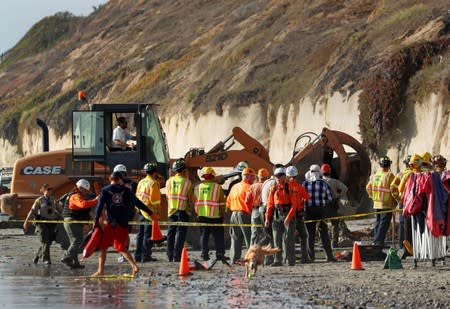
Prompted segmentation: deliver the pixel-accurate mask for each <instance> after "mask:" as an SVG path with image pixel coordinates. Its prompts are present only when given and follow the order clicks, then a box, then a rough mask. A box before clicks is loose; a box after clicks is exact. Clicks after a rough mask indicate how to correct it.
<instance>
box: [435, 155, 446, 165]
mask: <svg viewBox="0 0 450 309" xmlns="http://www.w3.org/2000/svg"><path fill="white" fill-rule="evenodd" d="M431 162H432V163H433V165H437V166H439V167H445V165H446V164H447V159H446V158H444V157H443V156H442V155H435V156H434V157H433V159H432V160H431Z"/></svg>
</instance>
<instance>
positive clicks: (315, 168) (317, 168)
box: [309, 164, 322, 173]
mask: <svg viewBox="0 0 450 309" xmlns="http://www.w3.org/2000/svg"><path fill="white" fill-rule="evenodd" d="M309 170H310V171H311V172H316V173H322V171H321V170H320V166H319V165H317V164H313V165H311V166H310V167H309Z"/></svg>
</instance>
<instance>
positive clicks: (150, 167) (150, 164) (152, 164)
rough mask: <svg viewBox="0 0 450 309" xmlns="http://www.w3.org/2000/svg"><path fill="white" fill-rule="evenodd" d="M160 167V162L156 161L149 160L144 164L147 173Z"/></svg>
mask: <svg viewBox="0 0 450 309" xmlns="http://www.w3.org/2000/svg"><path fill="white" fill-rule="evenodd" d="M157 168H158V164H157V163H156V162H148V163H146V164H145V165H144V168H143V170H144V171H145V172H146V173H153V172H154V171H156V169H157Z"/></svg>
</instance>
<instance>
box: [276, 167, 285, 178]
mask: <svg viewBox="0 0 450 309" xmlns="http://www.w3.org/2000/svg"><path fill="white" fill-rule="evenodd" d="M273 174H274V175H275V176H281V175H286V171H285V170H284V167H277V168H276V169H275V171H274V172H273Z"/></svg>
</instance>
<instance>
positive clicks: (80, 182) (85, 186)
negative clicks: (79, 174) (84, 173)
mask: <svg viewBox="0 0 450 309" xmlns="http://www.w3.org/2000/svg"><path fill="white" fill-rule="evenodd" d="M75 185H76V186H77V188H78V189H81V188H83V189H85V190H87V191H89V190H90V189H91V184H90V183H89V181H87V180H86V179H80V180H78V181H77V183H76V184H75Z"/></svg>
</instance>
